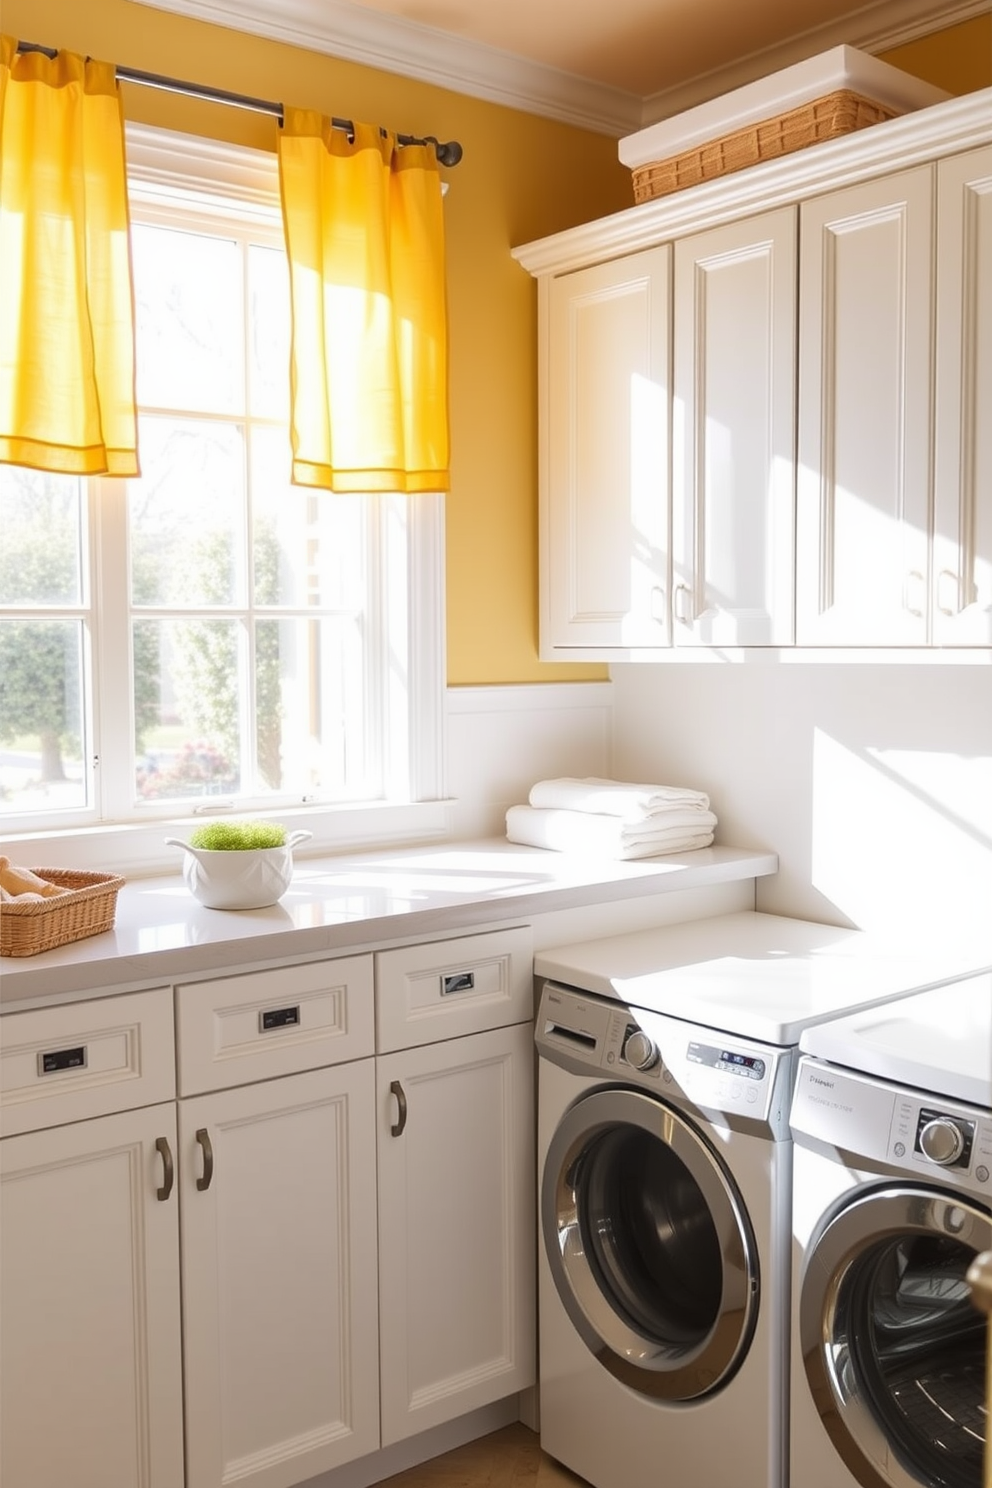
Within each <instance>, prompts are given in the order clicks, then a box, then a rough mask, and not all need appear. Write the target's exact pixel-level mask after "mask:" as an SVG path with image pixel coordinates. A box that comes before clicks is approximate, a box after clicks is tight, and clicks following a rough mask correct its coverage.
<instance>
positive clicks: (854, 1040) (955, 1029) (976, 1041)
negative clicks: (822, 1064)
mask: <svg viewBox="0 0 992 1488" xmlns="http://www.w3.org/2000/svg"><path fill="white" fill-rule="evenodd" d="M799 1047H800V1048H801V1049H803V1050H804V1051H805V1052H806V1053H808V1054H813V1055H815V1056H816V1057H817V1058H818V1059H826V1060H828V1061H829V1062H830V1063H831V1064H840V1065H844V1066H845V1067H846V1068H847V1069H852V1070H857V1071H859V1072H860V1073H861V1074H865V1075H877V1076H879V1077H880V1078H881V1079H883V1080H891V1081H892V1082H893V1083H894V1084H897V1085H905V1086H908V1087H909V1088H910V1089H912V1090H921V1091H924V1090H927V1091H931V1092H933V1093H934V1094H935V1095H938V1096H944V1097H948V1098H950V1099H952V1100H960V1101H966V1102H968V1103H969V1104H971V1105H976V1106H986V1107H989V1108H992V974H989V973H986V974H985V975H983V976H977V977H970V978H968V979H967V980H966V981H962V982H956V983H954V985H953V986H950V987H939V988H937V989H932V990H930V991H927V992H917V993H916V994H915V995H913V996H911V997H903V998H899V999H898V1001H896V1002H890V1003H887V1004H886V1005H885V1006H884V1007H879V1008H869V1009H863V1010H862V1011H861V1012H858V1013H852V1014H851V1015H850V1016H848V1017H846V1018H837V1019H835V1020H833V1021H831V1022H829V1023H824V1024H822V1025H821V1026H820V1027H819V1028H811V1029H809V1030H808V1032H806V1033H804V1034H803V1036H802V1038H801V1039H800V1041H799Z"/></svg>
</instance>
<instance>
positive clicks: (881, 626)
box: [796, 166, 932, 646]
mask: <svg viewBox="0 0 992 1488" xmlns="http://www.w3.org/2000/svg"><path fill="white" fill-rule="evenodd" d="M931 185H932V169H931V167H929V166H923V167H921V168H919V169H917V170H913V171H905V172H900V173H898V174H896V175H894V176H887V177H883V178H881V179H880V180H877V181H869V182H866V183H864V184H862V185H859V186H853V187H848V188H846V189H845V190H842V191H837V192H831V193H830V194H829V195H827V196H823V197H819V198H817V199H816V200H815V201H812V202H807V203H805V204H804V205H803V207H802V216H801V228H800V236H801V244H802V246H801V253H800V274H799V470H798V480H797V559H796V568H797V578H796V590H797V594H796V610H797V614H796V640H797V641H798V643H799V644H800V645H802V646H817V645H839V646H850V645H856V646H857V645H860V646H900V645H905V646H913V645H923V644H925V642H926V639H927V589H928V580H927V573H928V561H927V547H928V535H927V534H928V526H929V491H930V475H929V472H930V459H931V437H930V429H931V423H930V387H931V377H930V368H931V365H932V344H931V319H932V312H931V303H932V254H931V244H932V211H931V200H932V190H931Z"/></svg>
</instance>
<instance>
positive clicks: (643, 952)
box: [534, 911, 992, 1048]
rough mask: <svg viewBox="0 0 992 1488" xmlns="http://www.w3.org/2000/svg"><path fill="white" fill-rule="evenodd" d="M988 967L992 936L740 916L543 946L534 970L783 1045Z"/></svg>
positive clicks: (639, 1005)
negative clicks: (941, 936)
mask: <svg viewBox="0 0 992 1488" xmlns="http://www.w3.org/2000/svg"><path fill="white" fill-rule="evenodd" d="M989 966H992V935H989V934H986V935H985V936H984V937H983V938H982V939H980V940H976V942H975V943H974V944H973V945H971V946H964V945H962V944H961V942H960V940H959V939H954V940H951V941H950V942H949V943H947V944H942V943H941V942H940V941H939V940H935V941H929V942H922V941H921V942H919V943H916V944H911V943H908V942H907V940H906V937H905V936H900V937H899V938H898V939H896V938H894V937H887V936H883V935H879V934H877V933H869V932H867V931H863V930H847V929H842V928H839V927H837V926H833V925H819V924H815V923H814V922H812V921H808V920H796V919H789V918H786V917H784V916H780V915H768V914H759V913H755V912H747V911H745V912H741V913H739V914H731V915H720V916H718V917H717V918H715V919H706V920H697V921H693V922H689V923H686V924H683V925H665V926H661V927H659V928H658V929H656V930H641V931H635V932H634V933H632V934H628V935H618V936H612V937H609V938H606V939H602V940H594V941H586V942H585V943H584V944H578V945H569V946H561V947H558V948H551V949H547V950H543V951H538V953H537V955H536V956H535V958H534V970H535V972H536V973H537V975H539V976H546V977H550V978H552V980H554V981H558V982H564V983H567V984H568V985H570V986H573V987H579V988H581V989H582V990H584V991H586V992H594V993H598V994H600V995H601V996H604V997H613V998H616V999H617V1000H619V1001H620V1002H624V1003H627V1004H628V1005H629V1006H631V1007H637V1008H644V1009H645V1010H648V1011H651V1012H655V1013H668V1014H670V1015H672V1016H675V1017H679V1018H685V1019H689V1020H691V1021H692V1022H694V1023H699V1024H700V1026H703V1027H707V1028H713V1029H720V1030H722V1031H723V1032H724V1033H731V1034H737V1035H739V1036H742V1037H747V1038H754V1039H761V1040H763V1041H764V1042H766V1043H769V1044H775V1045H778V1046H779V1047H782V1048H784V1047H787V1046H789V1045H791V1044H797V1043H798V1042H799V1038H800V1034H801V1033H802V1032H803V1030H804V1029H806V1028H809V1027H811V1026H813V1025H815V1024H817V1023H823V1022H825V1021H826V1020H827V1019H830V1018H837V1017H840V1016H841V1015H842V1014H844V1013H847V1012H850V1011H851V1010H853V1009H855V1008H858V1007H864V1006H867V1005H869V1004H871V1003H876V1004H877V1003H880V1002H883V1001H886V1000H888V999H891V998H895V997H900V996H905V994H906V993H908V992H912V991H916V990H918V989H921V988H925V987H930V986H933V985H935V984H937V983H942V982H948V981H950V980H952V979H953V978H956V977H961V976H966V975H969V974H972V973H974V972H976V971H979V970H984V969H985V968H986V967H989Z"/></svg>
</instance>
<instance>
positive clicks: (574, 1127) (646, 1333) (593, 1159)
mask: <svg viewBox="0 0 992 1488" xmlns="http://www.w3.org/2000/svg"><path fill="white" fill-rule="evenodd" d="M541 1219H542V1229H543V1233H544V1244H545V1249H546V1253H547V1257H548V1261H549V1264H550V1268H551V1274H552V1276H553V1278H554V1283H555V1286H556V1288H557V1291H558V1295H559V1297H560V1298H561V1301H562V1303H563V1305H564V1307H565V1309H566V1311H567V1312H568V1315H569V1317H570V1319H571V1321H572V1323H573V1325H574V1326H575V1328H576V1330H577V1331H578V1333H579V1335H580V1337H582V1339H583V1340H584V1341H585V1343H586V1345H587V1347H588V1348H589V1349H590V1350H591V1351H592V1352H593V1353H594V1354H595V1355H596V1357H597V1358H598V1359H599V1360H600V1362H601V1363H602V1364H603V1365H604V1366H605V1367H606V1368H607V1369H609V1370H610V1372H611V1373H612V1374H614V1375H615V1376H616V1377H617V1378H618V1379H620V1380H622V1381H623V1382H624V1383H625V1384H627V1385H629V1386H631V1388H633V1389H635V1390H638V1391H639V1392H640V1393H642V1394H646V1395H651V1396H654V1397H656V1398H660V1399H664V1400H670V1401H677V1400H693V1399H697V1398H699V1397H701V1396H703V1395H706V1394H709V1393H710V1392H712V1391H714V1390H716V1389H718V1388H719V1387H720V1386H722V1385H724V1384H726V1383H727V1381H728V1380H729V1379H730V1378H731V1377H732V1376H733V1374H734V1373H735V1372H736V1370H737V1368H738V1367H739V1365H740V1363H741V1360H742V1359H743V1357H744V1355H745V1353H746V1351H747V1346H748V1343H749V1342H750V1339H751V1335H752V1333H753V1331H754V1324H755V1320H756V1317H757V1310H758V1300H759V1278H758V1262H757V1255H756V1250H755V1244H754V1239H753V1236H752V1233H751V1227H750V1224H749V1222H748V1219H747V1214H746V1212H745V1209H744V1205H743V1202H742V1200H741V1198H740V1195H739V1194H738V1192H737V1189H736V1186H735V1185H734V1183H733V1180H732V1179H731V1177H730V1174H729V1173H728V1171H727V1169H726V1168H725V1167H724V1165H723V1163H722V1161H721V1160H720V1158H719V1157H718V1156H717V1154H716V1153H715V1151H714V1150H713V1149H712V1148H711V1147H710V1145H709V1143H708V1142H707V1141H706V1140H705V1138H704V1137H703V1136H702V1134H701V1133H699V1132H698V1131H696V1130H695V1128H694V1127H692V1126H690V1125H689V1124H688V1123H687V1122H686V1121H684V1120H683V1119H682V1117H680V1116H679V1115H678V1113H677V1112H675V1111H674V1110H672V1109H671V1108H669V1107H667V1106H665V1105H664V1104H663V1103H662V1102H660V1101H658V1100H656V1099H654V1098H653V1097H651V1096H649V1095H643V1094H641V1093H640V1092H637V1091H630V1090H604V1091H597V1092H595V1093H594V1094H592V1095H589V1096H587V1097H586V1098H585V1099H583V1100H581V1101H579V1102H578V1103H577V1104H576V1105H575V1106H573V1107H572V1108H571V1109H570V1110H569V1111H567V1112H566V1113H565V1116H564V1117H563V1119H562V1121H561V1122H560V1123H559V1126H558V1128H557V1131H556V1132H555V1135H554V1137H553V1139H552V1141H551V1143H550V1145H549V1149H548V1154H547V1158H546V1161H545V1167H544V1176H543V1183H542V1195H541Z"/></svg>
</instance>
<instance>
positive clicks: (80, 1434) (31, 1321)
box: [0, 1041, 183, 1488]
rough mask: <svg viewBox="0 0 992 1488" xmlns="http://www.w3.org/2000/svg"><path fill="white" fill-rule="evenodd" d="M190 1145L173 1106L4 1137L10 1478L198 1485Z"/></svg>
mask: <svg viewBox="0 0 992 1488" xmlns="http://www.w3.org/2000/svg"><path fill="white" fill-rule="evenodd" d="M49 1042H51V1041H49ZM160 1143H165V1144H167V1145H166V1147H165V1152H166V1153H167V1154H168V1156H167V1158H163V1155H162V1149H161V1148H160V1146H159V1144H160ZM175 1152H176V1111H175V1106H174V1105H171V1104H170V1105H160V1106H150V1107H148V1108H147V1109H145V1110H139V1111H127V1112H124V1113H122V1114H119V1115H113V1116H101V1117H98V1118H97V1119H96V1120H93V1121H77V1122H75V1123H73V1124H71V1125H67V1126H60V1127H52V1128H50V1129H48V1130H44V1131H34V1132H29V1133H27V1134H25V1135H22V1136H11V1137H7V1138H5V1140H4V1141H2V1142H0V1221H2V1226H3V1232H2V1241H0V1483H2V1484H3V1488H176V1485H178V1484H181V1483H182V1481H183V1415H182V1387H181V1381H182V1367H181V1360H180V1347H181V1345H180V1329H179V1250H178V1240H179V1219H178V1205H177V1197H176V1193H175V1189H174V1187H173V1186H172V1185H173V1183H174V1177H173V1178H172V1179H170V1178H169V1177H168V1176H167V1165H171V1166H172V1172H173V1174H174V1158H175Z"/></svg>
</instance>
